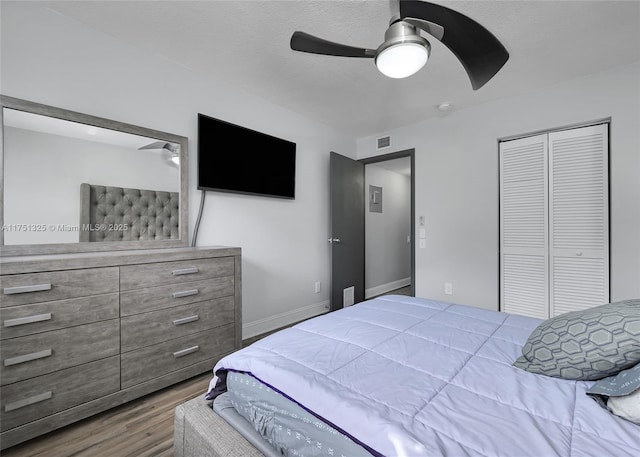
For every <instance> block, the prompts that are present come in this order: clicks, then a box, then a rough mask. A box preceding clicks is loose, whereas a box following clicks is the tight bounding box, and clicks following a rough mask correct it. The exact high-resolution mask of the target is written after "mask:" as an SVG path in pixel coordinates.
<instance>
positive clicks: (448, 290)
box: [444, 282, 453, 295]
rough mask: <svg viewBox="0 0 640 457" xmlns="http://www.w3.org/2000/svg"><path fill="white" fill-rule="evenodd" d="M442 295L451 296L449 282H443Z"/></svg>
mask: <svg viewBox="0 0 640 457" xmlns="http://www.w3.org/2000/svg"><path fill="white" fill-rule="evenodd" d="M444 293H445V294H446V295H453V284H451V283H450V282H445V283H444Z"/></svg>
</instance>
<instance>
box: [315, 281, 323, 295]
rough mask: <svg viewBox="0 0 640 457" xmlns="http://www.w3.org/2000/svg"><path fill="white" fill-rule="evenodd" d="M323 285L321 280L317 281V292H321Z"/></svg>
mask: <svg viewBox="0 0 640 457" xmlns="http://www.w3.org/2000/svg"><path fill="white" fill-rule="evenodd" d="M321 287H322V283H321V282H320V281H316V289H315V290H316V293H317V294H319V293H320V289H321Z"/></svg>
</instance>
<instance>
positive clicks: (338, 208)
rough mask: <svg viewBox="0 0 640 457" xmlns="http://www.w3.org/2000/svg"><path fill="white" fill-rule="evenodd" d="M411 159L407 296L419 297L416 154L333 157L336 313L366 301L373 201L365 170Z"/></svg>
mask: <svg viewBox="0 0 640 457" xmlns="http://www.w3.org/2000/svg"><path fill="white" fill-rule="evenodd" d="M407 157H408V158H409V161H410V197H409V198H410V211H409V213H410V215H409V218H410V219H409V227H410V234H409V238H407V235H406V234H404V235H403V240H404V243H405V244H408V245H409V249H410V278H411V279H410V286H409V287H410V293H409V294H407V295H411V296H415V249H414V240H415V224H414V223H413V221H414V220H415V160H414V157H415V150H414V149H407V150H404V151H399V152H394V153H390V154H385V155H380V156H376V157H370V158H367V159H361V160H354V159H350V158H348V157H345V156H342V155H340V154H337V153H335V152H332V153H331V154H330V169H331V171H330V186H329V187H330V207H331V208H330V215H331V223H330V225H331V235H330V237H329V242H330V243H331V310H332V311H334V310H337V309H340V308H343V307H345V306H350V305H353V304H355V303H359V302H361V301H363V300H364V299H365V273H366V265H365V215H366V211H368V210H369V204H368V202H369V198H370V197H369V190H368V189H367V190H366V195H365V182H364V181H365V179H364V176H365V171H364V169H365V166H367V165H369V164H379V165H380V164H382V163H383V162H387V163H391V161H393V160H395V159H402V158H407ZM389 166H391V165H389ZM374 187H375V185H374ZM378 187H381V186H378ZM382 194H383V195H382V200H383V202H382V204H381V205H380V206H381V207H382V211H384V206H385V205H384V189H383V192H382ZM374 195H375V194H374ZM378 197H379V194H378V196H374V197H371V198H372V200H374V201H373V203H374V204H376V203H378V204H379V203H380V202H379V200H377V198H378ZM365 207H366V209H365ZM405 232H406V230H405Z"/></svg>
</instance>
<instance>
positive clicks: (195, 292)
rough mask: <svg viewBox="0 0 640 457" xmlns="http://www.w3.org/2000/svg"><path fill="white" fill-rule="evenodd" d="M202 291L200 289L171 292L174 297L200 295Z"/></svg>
mask: <svg viewBox="0 0 640 457" xmlns="http://www.w3.org/2000/svg"><path fill="white" fill-rule="evenodd" d="M199 293H200V291H199V290H198V289H190V290H181V291H180V292H174V293H172V294H171V296H172V297H173V298H182V297H189V296H191V295H198V294H199Z"/></svg>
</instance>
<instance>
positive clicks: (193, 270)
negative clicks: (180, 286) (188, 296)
mask: <svg viewBox="0 0 640 457" xmlns="http://www.w3.org/2000/svg"><path fill="white" fill-rule="evenodd" d="M199 271H200V270H198V267H188V268H180V269H178V270H173V271H172V272H171V273H173V276H182V275H192V274H194V273H198V272H199Z"/></svg>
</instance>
